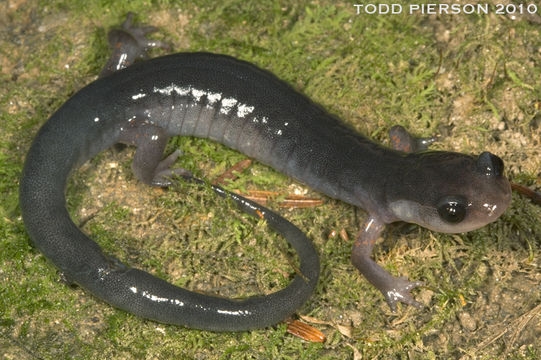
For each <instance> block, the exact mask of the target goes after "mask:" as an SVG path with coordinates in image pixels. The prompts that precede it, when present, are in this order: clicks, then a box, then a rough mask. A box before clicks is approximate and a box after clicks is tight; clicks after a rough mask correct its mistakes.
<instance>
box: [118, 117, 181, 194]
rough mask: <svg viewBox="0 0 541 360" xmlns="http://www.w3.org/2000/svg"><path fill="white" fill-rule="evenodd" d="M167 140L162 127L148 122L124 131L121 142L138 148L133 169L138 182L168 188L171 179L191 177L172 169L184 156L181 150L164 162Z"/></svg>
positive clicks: (178, 169) (179, 170)
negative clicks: (179, 158) (176, 161)
mask: <svg viewBox="0 0 541 360" xmlns="http://www.w3.org/2000/svg"><path fill="white" fill-rule="evenodd" d="M167 140H168V136H167V135H166V134H165V131H164V130H163V129H162V128H161V127H159V126H156V125H152V124H149V123H147V122H142V123H140V124H138V125H133V126H130V127H129V128H127V129H124V130H123V132H122V134H121V136H120V138H119V142H121V143H124V144H127V145H134V146H136V147H137V149H136V150H135V156H134V158H133V164H132V169H133V173H134V174H135V176H136V177H137V179H138V180H140V181H142V182H144V183H145V184H148V185H152V186H162V187H166V186H169V185H171V183H172V182H171V177H174V176H187V177H189V176H191V173H190V171H188V170H185V169H181V168H177V169H171V168H170V166H171V165H172V164H173V163H174V162H175V160H176V159H177V158H178V157H179V156H180V155H181V154H182V152H181V151H180V150H176V151H174V152H173V153H171V154H170V155H169V156H167V157H166V158H165V159H163V160H162V157H163V151H164V149H165V145H166V144H167Z"/></svg>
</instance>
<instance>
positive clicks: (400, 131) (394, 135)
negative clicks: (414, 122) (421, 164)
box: [389, 125, 438, 153]
mask: <svg viewBox="0 0 541 360" xmlns="http://www.w3.org/2000/svg"><path fill="white" fill-rule="evenodd" d="M389 139H390V140H391V147H392V148H393V149H395V150H399V151H403V152H407V153H411V152H417V151H423V150H426V149H428V147H429V146H430V144H432V143H434V142H436V141H438V137H437V136H431V137H425V138H423V137H415V136H413V135H411V134H410V133H409V132H408V131H407V130H406V129H405V128H404V127H403V126H400V125H395V126H393V127H392V128H391V129H390V130H389Z"/></svg>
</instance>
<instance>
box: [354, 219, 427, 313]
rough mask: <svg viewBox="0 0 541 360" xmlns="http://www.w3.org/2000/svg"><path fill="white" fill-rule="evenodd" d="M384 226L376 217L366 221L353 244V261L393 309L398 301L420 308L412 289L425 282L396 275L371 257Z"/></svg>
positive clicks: (394, 309)
mask: <svg viewBox="0 0 541 360" xmlns="http://www.w3.org/2000/svg"><path fill="white" fill-rule="evenodd" d="M384 227H385V224H383V222H381V221H380V220H378V219H377V218H375V217H370V218H369V219H368V220H366V221H365V223H364V224H363V227H362V229H361V231H360V233H359V235H358V236H357V239H356V240H355V244H354V245H353V252H352V253H351V262H352V263H353V265H355V267H356V268H357V269H358V270H359V271H360V272H361V274H363V276H364V277H365V278H366V279H367V280H368V281H369V282H370V283H371V284H372V285H374V286H375V287H376V288H377V289H378V290H379V291H381V293H382V294H383V296H384V297H385V300H386V301H387V304H389V307H390V308H391V311H393V312H395V311H396V304H397V303H398V302H401V303H404V304H407V305H412V306H415V307H417V308H420V307H422V305H421V303H419V302H417V301H415V299H414V298H413V297H412V296H411V294H410V290H411V289H413V288H415V287H417V286H421V285H423V283H422V282H420V281H414V282H410V281H408V279H407V278H406V277H405V276H402V277H399V278H397V277H394V276H392V275H391V274H389V273H388V272H387V271H385V270H384V269H383V268H382V267H381V266H379V265H378V264H377V263H376V262H375V261H374V260H372V258H371V257H370V256H371V255H372V249H373V248H374V244H375V243H376V240H377V239H378V237H379V235H380V234H381V232H382V231H383V228H384Z"/></svg>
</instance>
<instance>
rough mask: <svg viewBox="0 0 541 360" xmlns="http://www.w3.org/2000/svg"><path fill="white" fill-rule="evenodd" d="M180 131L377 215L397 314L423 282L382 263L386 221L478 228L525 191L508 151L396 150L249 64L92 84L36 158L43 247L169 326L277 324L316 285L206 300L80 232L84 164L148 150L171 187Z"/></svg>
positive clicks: (119, 300) (374, 221)
mask: <svg viewBox="0 0 541 360" xmlns="http://www.w3.org/2000/svg"><path fill="white" fill-rule="evenodd" d="M176 135H182V136H197V137H203V138H209V139H211V140H215V141H218V142H220V143H222V144H225V145H227V146H229V147H231V148H233V149H236V150H238V151H240V152H242V153H244V154H246V155H248V156H250V157H253V158H255V159H257V160H259V161H261V162H262V163H265V164H268V165H270V166H272V167H273V168H275V169H277V170H279V171H282V172H284V173H285V174H287V175H289V176H291V177H293V178H295V179H297V180H299V181H301V182H303V183H305V184H307V185H309V186H311V187H313V188H314V189H316V190H319V191H321V192H323V193H325V194H327V195H329V196H331V197H334V198H337V199H341V200H343V201H346V202H348V203H350V204H353V205H355V206H358V207H361V208H363V209H365V210H366V211H367V212H368V219H367V220H366V223H365V225H363V228H362V230H361V232H360V234H359V236H358V238H357V240H356V242H355V245H354V248H353V254H352V261H353V263H354V264H355V266H356V267H357V268H358V269H359V271H360V272H361V273H362V274H363V275H364V276H365V277H366V278H367V279H368V280H369V281H370V282H371V283H372V284H373V285H374V286H376V287H377V288H378V289H379V290H380V291H381V292H382V293H383V295H384V296H385V298H386V300H387V302H388V303H389V305H390V306H391V308H392V309H395V307H396V303H397V302H403V303H406V304H410V305H416V306H419V305H420V304H419V303H417V302H416V301H415V300H414V299H413V297H412V296H411V295H410V290H411V289H412V288H414V287H415V286H418V285H420V284H421V283H419V282H409V281H408V280H407V279H405V278H395V277H393V276H391V275H390V274H389V273H387V272H386V271H385V270H383V269H382V268H381V267H379V266H378V265H377V264H376V263H375V262H374V261H373V260H372V259H371V258H370V256H371V251H372V247H373V245H374V243H375V240H376V239H377V237H378V236H379V235H380V234H381V231H382V229H383V227H384V225H385V224H387V223H390V222H394V221H399V220H402V221H408V222H413V223H417V224H419V225H422V226H425V227H427V228H430V229H433V230H436V231H442V232H465V231H469V230H472V229H476V228H479V227H481V226H483V225H485V224H487V223H489V222H492V221H494V220H496V219H497V218H498V216H500V215H501V214H502V213H503V211H504V210H505V209H506V207H507V206H508V205H509V202H510V197H511V195H510V186H509V183H508V181H507V180H506V178H505V177H504V176H503V174H502V172H503V163H502V161H501V159H500V158H498V157H497V156H495V155H492V154H490V153H488V152H485V153H482V154H481V155H479V156H469V155H463V154H458V153H452V152H438V151H426V152H416V153H405V152H401V151H397V150H392V149H388V148H384V147H382V146H380V145H378V144H375V143H373V142H371V141H370V140H368V139H367V138H365V137H363V136H362V135H360V134H358V133H356V132H355V131H353V130H352V129H350V128H349V127H347V126H345V125H344V124H342V123H341V122H340V121H339V120H338V119H337V118H335V117H334V116H332V115H330V114H329V113H327V112H326V111H325V110H323V109H322V108H321V107H320V106H318V105H316V104H314V103H313V102H312V101H310V100H309V99H308V98H306V97H305V96H303V95H302V94H300V93H298V92H297V91H295V90H294V89H292V88H291V87H290V86H289V85H288V84H286V83H285V82H283V81H281V80H279V79H278V78H277V77H275V76H274V75H272V74H271V73H269V72H267V71H264V70H261V69H259V68H257V67H256V66H254V65H252V64H249V63H247V62H244V61H240V60H237V59H234V58H231V57H228V56H223V55H215V54H209V53H179V54H174V55H169V56H164V57H160V58H156V59H152V60H148V61H145V62H141V63H136V64H135V65H132V66H130V67H128V68H127V69H124V70H121V71H117V72H114V73H113V74H111V75H109V76H107V77H105V78H101V79H98V80H96V81H95V82H93V83H91V84H90V85H88V86H86V87H85V88H83V89H82V90H80V91H79V92H78V93H76V94H75V95H74V96H73V97H72V98H70V99H69V100H68V101H67V102H66V103H65V104H64V105H63V106H62V107H61V108H60V109H58V111H57V112H56V113H55V114H53V116H52V117H51V118H50V119H49V120H48V121H47V122H46V123H45V125H43V127H42V128H41V130H40V131H39V133H38V135H37V136H36V138H35V140H34V142H33V144H32V146H31V148H30V151H29V153H28V156H27V159H26V163H25V166H24V171H23V176H22V180H21V186H20V203H21V210H22V214H23V219H24V222H25V225H26V228H27V230H28V233H29V234H30V237H31V239H32V241H33V242H34V244H35V245H36V246H37V247H38V248H39V249H40V250H41V251H42V252H43V253H44V254H45V256H46V257H47V258H49V259H50V260H51V261H52V262H53V263H54V264H55V265H56V266H58V267H59V268H60V270H61V271H63V272H64V273H65V274H66V275H67V276H68V278H70V279H72V280H73V281H75V282H76V283H78V284H79V285H81V286H82V287H84V288H85V289H87V290H89V291H90V292H92V293H93V294H95V295H96V296H98V297H99V298H101V299H103V300H105V301H106V302H108V303H110V304H112V305H114V306H117V307H119V308H121V309H124V310H126V311H129V312H131V313H134V314H136V315H140V316H143V317H146V318H150V319H154V320H157V321H161V322H165V323H173V324H179V325H186V326H189V327H194V328H199V329H209V330H245V329H252V328H258V327H265V326H268V325H271V324H274V323H276V322H278V321H280V320H282V319H284V318H285V317H286V316H288V315H289V314H291V313H292V312H293V311H294V310H295V309H297V308H298V307H299V306H300V305H301V304H302V303H303V302H304V301H305V300H306V298H307V297H308V296H309V295H310V292H311V291H312V288H313V285H314V284H313V283H312V284H307V283H306V281H304V279H303V277H299V276H297V277H296V278H295V280H294V281H293V282H292V283H291V284H290V285H289V286H288V287H287V288H285V289H283V290H281V291H279V292H277V293H273V294H271V295H268V296H263V297H255V298H249V299H245V300H229V299H221V298H214V297H209V296H204V295H200V294H196V293H192V292H189V291H187V290H184V289H181V288H178V287H175V286H173V285H171V284H169V283H167V282H165V281H163V280H160V279H158V278H156V277H154V276H152V275H150V274H148V273H145V272H143V271H140V270H137V269H133V268H129V267H127V266H125V265H123V264H121V263H120V262H119V261H118V260H115V259H113V258H111V257H109V256H106V255H104V254H103V253H102V251H101V249H100V248H99V247H98V245H97V244H96V243H95V242H94V241H92V240H91V239H89V238H88V237H87V236H86V235H84V234H83V233H82V232H81V231H80V230H79V229H78V228H77V227H76V226H75V225H74V224H73V222H72V221H71V219H70V218H69V215H68V212H67V211H66V207H65V195H64V189H65V186H66V181H67V178H68V176H69V174H70V172H71V171H73V169H75V168H77V167H79V166H80V165H81V164H83V163H84V162H85V161H87V160H88V159H90V158H92V157H93V156H94V155H96V154H97V153H99V152H100V151H102V150H104V149H107V148H108V147H110V146H112V145H113V144H115V143H117V142H121V143H126V144H130V145H135V146H137V150H136V153H135V157H134V163H133V169H134V172H135V174H136V176H137V177H138V178H139V179H140V180H141V181H143V182H145V183H147V184H153V185H167V184H169V180H168V176H170V175H171V174H180V175H182V174H183V173H184V172H183V171H182V170H179V169H169V165H171V163H172V162H173V161H174V159H175V158H176V156H177V155H178V153H177V152H175V153H173V154H172V155H171V156H169V157H168V158H166V159H165V160H163V161H161V158H162V153H163V149H164V147H165V144H166V142H167V139H168V138H169V137H171V136H176ZM239 202H241V203H242V200H239ZM254 206H255V205H254ZM246 207H248V208H249V207H250V206H248V205H247V206H246ZM245 210H246V209H245ZM265 212H266V214H268V218H267V219H268V220H269V224H270V225H271V226H275V227H278V229H277V230H278V231H281V232H282V233H284V232H285V233H286V234H285V235H286V237H288V238H289V239H290V238H294V239H296V238H301V240H298V242H297V244H295V243H294V244H293V246H294V247H295V249H296V250H297V251H298V252H299V256H300V259H301V272H302V273H303V275H304V276H307V277H308V279H310V280H313V279H317V275H316V274H314V273H313V272H314V271H316V272H317V269H316V268H317V267H318V265H317V264H316V262H317V258H316V259H315V260H314V259H313V255H314V254H315V252H314V251H313V249H312V248H311V244H310V242H309V241H308V240H307V239H305V238H302V237H301V234H298V233H296V232H297V231H298V229H296V228H295V227H294V226H293V225H291V224H289V225H283V224H285V222H284V221H285V220H283V219H281V218H280V217H278V216H277V215H276V214H274V213H272V212H270V211H267V210H266V209H265ZM273 218H274V219H276V221H272V219H273ZM282 225H283V226H285V227H288V229H285V230H284V229H281V228H280V227H281V226H282ZM288 231H291V232H295V234H294V235H293V236H289V235H288V234H287V232H288ZM290 241H291V240H290ZM307 264H308V265H307Z"/></svg>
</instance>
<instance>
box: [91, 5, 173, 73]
mask: <svg viewBox="0 0 541 360" xmlns="http://www.w3.org/2000/svg"><path fill="white" fill-rule="evenodd" d="M133 17H134V14H133V13H131V12H130V13H128V15H127V16H126V20H125V21H124V22H123V23H122V25H121V27H120V28H115V29H111V30H110V31H109V33H108V34H107V38H108V42H109V47H110V48H111V56H110V58H109V60H108V61H107V63H106V64H105V66H104V67H103V69H102V70H101V73H100V75H99V77H104V76H107V75H109V74H111V73H113V72H115V71H118V70H121V69H124V68H126V67H128V66H130V65H131V64H133V62H134V61H135V60H137V59H146V58H148V51H149V50H150V49H152V48H161V49H166V50H167V49H169V45H167V44H166V43H164V42H162V41H159V40H153V39H149V38H147V35H148V34H151V33H153V32H156V31H158V28H156V27H154V26H148V25H141V26H135V25H134V24H133Z"/></svg>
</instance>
